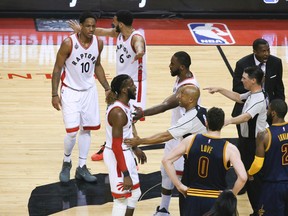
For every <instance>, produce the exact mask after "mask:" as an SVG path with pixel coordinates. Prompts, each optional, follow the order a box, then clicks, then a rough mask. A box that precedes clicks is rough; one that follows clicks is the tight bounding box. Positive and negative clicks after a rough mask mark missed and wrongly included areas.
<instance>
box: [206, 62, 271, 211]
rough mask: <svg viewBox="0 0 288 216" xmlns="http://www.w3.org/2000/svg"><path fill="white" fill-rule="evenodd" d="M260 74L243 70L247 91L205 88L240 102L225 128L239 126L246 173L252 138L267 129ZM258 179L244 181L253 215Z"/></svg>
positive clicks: (253, 145) (255, 69)
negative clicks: (241, 107)
mask: <svg viewBox="0 0 288 216" xmlns="http://www.w3.org/2000/svg"><path fill="white" fill-rule="evenodd" d="M263 77H264V73H263V71H262V70H261V68H260V67H258V66H253V67H247V68H245V69H244V72H243V75H242V83H243V86H244V88H245V89H247V90H248V92H246V93H243V94H239V93H237V92H232V91H230V90H227V89H224V88H218V87H212V88H205V89H206V90H208V91H209V92H210V93H211V94H214V93H215V92H219V93H221V94H222V95H224V96H225V97H228V98H230V99H231V100H233V101H235V102H237V103H244V102H243V101H245V103H244V105H243V109H242V114H241V115H239V116H236V117H233V118H230V119H227V120H226V122H225V125H228V124H240V128H241V136H240V137H239V145H238V149H239V151H240V153H241V159H242V161H243V163H244V166H245V168H246V170H248V169H249V168H250V166H251V164H252V162H253V159H254V156H255V149H256V136H257V133H258V132H259V131H263V130H264V129H265V128H266V127H267V126H268V124H267V122H266V115H267V106H268V103H267V100H266V95H265V93H264V92H263V91H262V86H261V84H262V80H263ZM260 187H261V179H260V176H259V175H255V176H254V181H247V183H246V188H247V193H248V198H249V201H250V204H251V206H252V208H253V214H252V215H254V216H255V215H257V203H258V199H259V195H260Z"/></svg>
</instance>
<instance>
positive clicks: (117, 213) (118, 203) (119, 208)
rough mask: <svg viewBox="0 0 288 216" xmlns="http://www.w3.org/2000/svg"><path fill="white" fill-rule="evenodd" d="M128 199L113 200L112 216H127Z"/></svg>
mask: <svg viewBox="0 0 288 216" xmlns="http://www.w3.org/2000/svg"><path fill="white" fill-rule="evenodd" d="M126 209H127V199H126V198H119V199H114V200H113V208H112V216H125V213H126Z"/></svg>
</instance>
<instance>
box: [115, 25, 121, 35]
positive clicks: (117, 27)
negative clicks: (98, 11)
mask: <svg viewBox="0 0 288 216" xmlns="http://www.w3.org/2000/svg"><path fill="white" fill-rule="evenodd" d="M115 30H116V32H118V33H120V32H121V30H120V27H119V25H117V26H115Z"/></svg>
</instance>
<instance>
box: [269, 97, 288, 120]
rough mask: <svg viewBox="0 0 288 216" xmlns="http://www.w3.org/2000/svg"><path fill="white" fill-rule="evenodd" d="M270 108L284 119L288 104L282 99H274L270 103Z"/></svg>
mask: <svg viewBox="0 0 288 216" xmlns="http://www.w3.org/2000/svg"><path fill="white" fill-rule="evenodd" d="M270 108H271V110H272V111H275V112H276V114H277V116H278V117H279V118H283V119H284V117H285V116H286V114H287V104H286V102H285V101H284V100H282V99H274V100H272V101H271V102H270Z"/></svg>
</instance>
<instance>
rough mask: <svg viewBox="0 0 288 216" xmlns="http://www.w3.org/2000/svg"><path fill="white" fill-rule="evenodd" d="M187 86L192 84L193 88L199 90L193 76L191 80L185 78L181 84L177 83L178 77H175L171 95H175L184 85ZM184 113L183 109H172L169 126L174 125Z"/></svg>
mask: <svg viewBox="0 0 288 216" xmlns="http://www.w3.org/2000/svg"><path fill="white" fill-rule="evenodd" d="M189 84H193V85H195V86H197V87H198V88H200V86H199V84H198V82H197V80H196V78H195V76H194V77H191V78H187V79H185V80H183V81H182V82H179V77H178V76H177V79H176V81H175V84H174V87H173V94H176V93H177V90H178V89H179V88H180V87H181V86H184V85H189ZM184 113H185V108H183V107H180V106H178V107H175V108H174V109H172V116H171V125H172V126H173V125H175V124H176V123H177V121H178V120H179V119H180V118H181V117H182V116H183V115H184Z"/></svg>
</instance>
